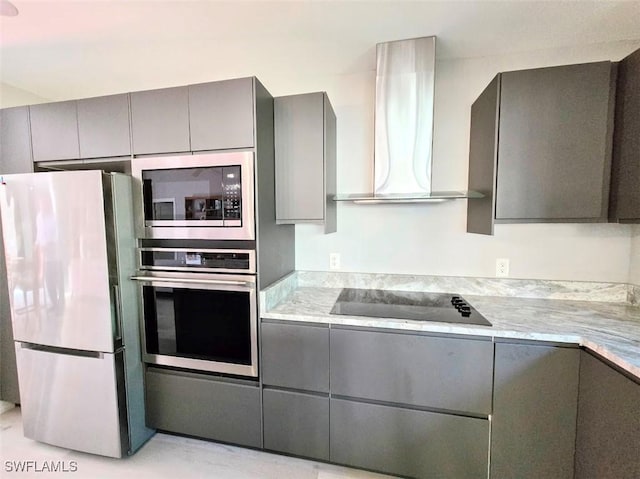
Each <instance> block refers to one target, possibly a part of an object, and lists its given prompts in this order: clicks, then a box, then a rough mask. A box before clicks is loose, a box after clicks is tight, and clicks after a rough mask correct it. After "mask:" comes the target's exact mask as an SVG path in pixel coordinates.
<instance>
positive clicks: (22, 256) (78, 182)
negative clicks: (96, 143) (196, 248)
mask: <svg viewBox="0 0 640 479" xmlns="http://www.w3.org/2000/svg"><path fill="white" fill-rule="evenodd" d="M102 176H103V174H102V173H101V172H100V171H64V172H55V173H30V174H24V175H5V176H4V178H3V182H2V184H0V209H1V211H2V214H1V217H2V230H3V234H4V246H5V257H6V260H7V278H8V285H9V299H10V305H11V316H12V321H13V335H14V338H15V340H16V341H24V342H28V343H35V344H43V345H49V346H57V347H64V348H70V349H79V350H88V351H102V352H113V351H114V331H115V329H116V324H115V321H114V319H113V318H115V312H114V308H113V307H112V301H111V296H112V294H114V293H113V292H112V288H110V281H109V264H108V263H109V262H108V254H107V240H106V238H107V228H106V226H105V213H104V211H105V207H104V192H103V186H102V185H103V182H102Z"/></svg>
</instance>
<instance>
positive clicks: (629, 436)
mask: <svg viewBox="0 0 640 479" xmlns="http://www.w3.org/2000/svg"><path fill="white" fill-rule="evenodd" d="M575 477H576V478H580V479H591V478H593V479H600V478H604V477H611V478H613V477H615V478H616V479H636V478H638V477H640V383H638V382H636V381H633V380H631V379H629V378H628V377H626V376H624V375H623V374H622V373H619V372H618V371H616V370H614V369H613V368H611V367H609V366H608V365H606V364H604V363H603V362H602V361H600V360H599V359H596V358H595V357H593V356H592V355H590V354H589V353H586V352H584V351H583V352H582V356H581V361H580V395H579V403H578V434H577V440H576V476H575Z"/></svg>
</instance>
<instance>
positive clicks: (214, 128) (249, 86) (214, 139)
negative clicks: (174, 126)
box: [189, 77, 255, 151]
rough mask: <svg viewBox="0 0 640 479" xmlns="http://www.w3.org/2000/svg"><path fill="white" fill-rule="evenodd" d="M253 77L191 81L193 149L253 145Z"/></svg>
mask: <svg viewBox="0 0 640 479" xmlns="http://www.w3.org/2000/svg"><path fill="white" fill-rule="evenodd" d="M254 111H255V95H254V78H253V77H249V78H238V79H233V80H224V81H217V82H210V83H201V84H197V85H189V124H190V128H191V150H193V151H201V150H227V149H232V148H252V147H253V146H254V145H255V140H254V137H255V133H254V129H255V128H254V125H255V121H254Z"/></svg>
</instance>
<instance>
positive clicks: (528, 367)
mask: <svg viewBox="0 0 640 479" xmlns="http://www.w3.org/2000/svg"><path fill="white" fill-rule="evenodd" d="M495 349H496V352H495V376H494V377H495V379H494V381H495V383H494V384H495V385H494V396H493V416H492V426H491V460H490V463H491V477H492V478H496V479H498V478H506V477H513V478H518V479H527V478H531V479H538V478H542V477H553V478H557V479H562V478H566V479H572V478H573V477H574V476H573V458H574V450H575V447H574V443H575V437H576V415H577V406H578V373H579V364H580V350H579V349H577V348H558V347H550V346H539V345H529V344H504V343H497V344H496V347H495ZM576 477H584V476H581V475H577V476H576ZM598 477H620V476H615V475H613V476H608V475H606V474H605V475H603V476H598Z"/></svg>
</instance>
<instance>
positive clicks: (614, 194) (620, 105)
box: [610, 50, 640, 223]
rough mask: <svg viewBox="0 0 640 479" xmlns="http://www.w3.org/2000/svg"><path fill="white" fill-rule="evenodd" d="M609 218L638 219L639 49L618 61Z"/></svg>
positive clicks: (639, 173) (615, 219)
mask: <svg viewBox="0 0 640 479" xmlns="http://www.w3.org/2000/svg"><path fill="white" fill-rule="evenodd" d="M611 176H612V177H611V208H610V213H611V214H610V218H611V219H612V220H614V221H619V222H621V223H640V186H639V185H640V50H636V51H635V52H634V53H632V54H631V55H629V56H628V57H626V58H625V59H624V60H622V61H621V62H620V63H619V65H618V81H617V91H616V115H615V130H614V143H613V168H612V172H611Z"/></svg>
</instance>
